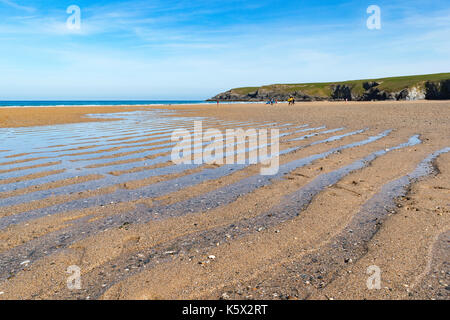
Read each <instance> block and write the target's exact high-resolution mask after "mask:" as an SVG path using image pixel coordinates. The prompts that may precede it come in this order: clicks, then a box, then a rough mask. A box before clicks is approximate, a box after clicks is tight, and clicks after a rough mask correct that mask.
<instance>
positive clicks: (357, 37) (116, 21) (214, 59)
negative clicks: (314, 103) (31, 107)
mask: <svg viewBox="0 0 450 320" xmlns="http://www.w3.org/2000/svg"><path fill="white" fill-rule="evenodd" d="M70 5H77V6H79V7H80V9H81V29H80V30H70V29H68V28H67V25H66V20H67V18H68V17H69V16H70V15H69V14H67V12H66V10H67V8H68V7H69V6H70ZM369 5H378V6H379V7H380V8H381V29H380V30H369V29H368V28H367V27H366V20H367V18H368V17H369V14H367V13H366V9H367V7H368V6H369ZM449 57H450V3H449V1H448V0H408V1H396V0H390V1H385V0H370V1H361V0H359V1H355V0H348V1H331V0H321V1H317V0H309V1H307V0H296V1H290V0H287V1H280V0H277V1H275V0H257V1H254V0H249V1H237V0H220V1H219V0H190V1H185V0H180V1H173V0H145V1H140V0H139V1H117V0H113V1H95V0H89V1H86V0H70V1H66V0H58V1H35V0H29V1H26V0H0V74H1V77H0V100H5V99H205V98H209V97H211V96H213V95H215V94H216V93H218V92H221V91H224V90H227V89H229V88H233V87H239V86H257V85H262V84H272V83H299V82H318V81H338V80H349V79H359V78H373V77H384V76H395V75H412V74H424V73H437V72H450V58H449Z"/></svg>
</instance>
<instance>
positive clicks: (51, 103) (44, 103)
mask: <svg viewBox="0 0 450 320" xmlns="http://www.w3.org/2000/svg"><path fill="white" fill-rule="evenodd" d="M208 103H215V102H210V101H205V100H23V101H20V100H15V101H13V100H7V101H0V107H55V106H67V107H70V106H149V105H183V104H208Z"/></svg>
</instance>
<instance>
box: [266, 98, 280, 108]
mask: <svg viewBox="0 0 450 320" xmlns="http://www.w3.org/2000/svg"><path fill="white" fill-rule="evenodd" d="M277 103H278V100H275V99H273V98H272V99H269V100H267V102H266V104H270V105H271V106H273V105H274V104H277Z"/></svg>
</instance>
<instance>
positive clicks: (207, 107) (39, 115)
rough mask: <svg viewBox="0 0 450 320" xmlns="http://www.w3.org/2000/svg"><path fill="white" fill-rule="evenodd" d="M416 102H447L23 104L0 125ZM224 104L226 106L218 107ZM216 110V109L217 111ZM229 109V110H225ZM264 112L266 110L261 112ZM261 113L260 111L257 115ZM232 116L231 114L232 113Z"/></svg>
mask: <svg viewBox="0 0 450 320" xmlns="http://www.w3.org/2000/svg"><path fill="white" fill-rule="evenodd" d="M417 104H429V105H441V104H444V105H446V104H448V105H449V106H450V101H449V100H437V101H436V100H420V101H348V102H345V101H312V102H298V103H296V104H295V105H294V106H289V105H287V104H286V103H283V102H279V103H278V104H275V105H273V106H268V105H267V104H265V103H220V104H219V105H217V104H215V103H204V104H178V105H142V106H141V105H139V106H135V105H123V106H116V105H109V106H108V105H104V106H95V105H92V106H25V107H0V128H20V127H34V126H47V125H56V124H58V125H59V124H69V123H83V122H104V121H117V120H120V118H96V117H95V116H93V117H88V115H95V114H109V113H111V114H112V113H120V112H133V111H143V110H151V109H162V110H175V111H183V110H184V111H189V114H190V115H192V114H193V113H194V114H196V115H198V116H201V115H203V114H204V112H207V113H212V114H215V115H216V116H218V115H219V114H220V115H221V114H222V111H226V112H225V113H231V114H234V113H235V112H236V110H238V111H239V110H245V109H246V108H247V107H250V108H257V109H260V108H261V109H262V110H263V111H269V112H267V115H270V114H271V113H273V111H277V110H279V108H280V107H282V108H283V109H285V110H292V109H300V110H303V109H304V111H306V112H308V113H309V112H311V111H312V112H314V110H311V111H310V108H311V107H319V108H324V111H327V108H329V107H331V108H333V111H335V110H334V108H335V107H340V106H341V107H343V108H346V107H351V108H353V107H355V106H369V107H370V106H377V105H380V106H391V105H393V106H398V107H401V106H410V105H417ZM222 106H227V108H226V109H224V108H221V107H222ZM218 111H219V112H218ZM228 111H231V112H228ZM343 111H344V110H343ZM264 113H266V112H264ZM258 116H264V115H258ZM233 117H234V116H233Z"/></svg>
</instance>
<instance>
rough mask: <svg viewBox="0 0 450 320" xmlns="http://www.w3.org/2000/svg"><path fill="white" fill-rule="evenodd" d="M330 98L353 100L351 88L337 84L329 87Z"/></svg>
mask: <svg viewBox="0 0 450 320" xmlns="http://www.w3.org/2000/svg"><path fill="white" fill-rule="evenodd" d="M331 89H332V92H331V99H333V100H349V101H350V100H354V97H353V96H352V88H351V87H349V86H347V85H341V84H338V85H336V86H332V87H331Z"/></svg>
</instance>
